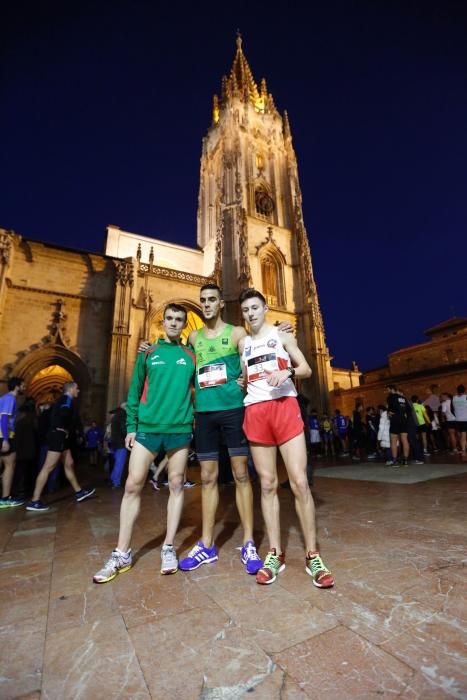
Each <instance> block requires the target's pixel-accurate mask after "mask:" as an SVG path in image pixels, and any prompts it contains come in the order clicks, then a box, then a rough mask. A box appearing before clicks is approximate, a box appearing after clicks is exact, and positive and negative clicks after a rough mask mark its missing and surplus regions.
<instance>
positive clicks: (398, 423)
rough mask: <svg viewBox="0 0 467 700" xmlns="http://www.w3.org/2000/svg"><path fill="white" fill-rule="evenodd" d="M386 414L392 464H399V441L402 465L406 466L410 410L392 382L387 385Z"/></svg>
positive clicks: (394, 465) (408, 447)
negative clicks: (387, 416)
mask: <svg viewBox="0 0 467 700" xmlns="http://www.w3.org/2000/svg"><path fill="white" fill-rule="evenodd" d="M386 388H387V391H388V398H387V405H388V415H389V420H390V426H389V434H390V438H391V454H392V466H393V467H399V466H401V465H400V464H399V462H398V454H397V448H398V443H399V442H400V444H401V446H402V455H403V458H402V466H404V467H406V466H407V465H408V463H409V462H408V460H409V452H410V445H409V441H408V437H407V434H408V429H409V428H408V418H409V415H410V414H411V412H412V407H411V406H410V404H409V402H408V401H407V399H406V398H405V396H403V395H402V394H401V393H400V392H399V391H398V389H397V387H396V386H395V385H394V384H389V385H388V386H387V387H386Z"/></svg>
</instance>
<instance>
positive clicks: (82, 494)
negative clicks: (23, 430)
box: [26, 382, 96, 511]
mask: <svg viewBox="0 0 467 700" xmlns="http://www.w3.org/2000/svg"><path fill="white" fill-rule="evenodd" d="M78 394H79V388H78V385H77V383H76V382H66V383H65V384H64V386H63V394H62V395H61V396H60V398H59V399H57V401H56V402H55V403H54V405H53V406H52V411H51V414H50V430H49V432H48V434H47V457H46V458H45V462H44V464H43V466H42V469H41V471H40V472H39V474H38V477H37V479H36V485H35V488H34V493H33V495H32V500H31V501H29V502H28V504H27V506H26V510H31V511H47V510H49V506H48V505H46V504H45V503H44V502H43V501H41V500H40V498H41V494H42V491H43V490H44V487H45V484H46V482H47V479H48V477H49V474H50V473H51V472H52V471H53V470H54V468H55V466H56V465H57V464H58V462H59V461H60V460H62V461H63V467H64V470H65V476H66V478H67V479H68V481H69V482H70V484H71V485H72V487H73V490H74V492H75V497H76V500H77V501H84V500H85V499H86V498H89V496H92V494H93V493H95V490H96V489H94V488H92V489H83V488H81V486H80V485H79V483H78V480H77V478H76V474H75V469H74V461H73V456H72V453H71V450H72V449H73V447H74V446H75V443H76V441H77V439H78V437H80V435H81V420H80V418H79V414H78V411H77V408H76V403H75V400H76V399H77V398H78Z"/></svg>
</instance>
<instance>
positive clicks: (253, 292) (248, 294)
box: [238, 287, 266, 306]
mask: <svg viewBox="0 0 467 700" xmlns="http://www.w3.org/2000/svg"><path fill="white" fill-rule="evenodd" d="M255 297H258V299H260V300H261V301H262V302H263V304H264V305H265V306H266V299H265V298H264V297H263V295H262V294H261V292H258V290H257V289H254V287H248V289H244V290H243V292H242V293H241V294H240V296H239V297H238V301H239V303H240V304H243V302H244V301H246V300H247V299H254V298H255Z"/></svg>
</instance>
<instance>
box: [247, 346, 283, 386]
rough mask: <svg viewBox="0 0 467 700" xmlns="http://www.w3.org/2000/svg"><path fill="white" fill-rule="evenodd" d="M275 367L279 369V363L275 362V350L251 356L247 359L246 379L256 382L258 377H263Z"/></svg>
mask: <svg viewBox="0 0 467 700" xmlns="http://www.w3.org/2000/svg"><path fill="white" fill-rule="evenodd" d="M277 369H279V365H278V364H277V356H276V353H275V352H270V353H267V354H266V355H258V357H252V358H250V359H249V360H248V361H247V373H248V381H249V382H257V381H258V380H259V379H265V378H266V377H267V376H268V375H269V374H270V373H271V372H274V371H275V370H277Z"/></svg>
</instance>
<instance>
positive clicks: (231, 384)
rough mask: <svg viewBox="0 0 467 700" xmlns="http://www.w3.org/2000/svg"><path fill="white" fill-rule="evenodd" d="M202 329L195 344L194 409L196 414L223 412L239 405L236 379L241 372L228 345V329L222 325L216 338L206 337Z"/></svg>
mask: <svg viewBox="0 0 467 700" xmlns="http://www.w3.org/2000/svg"><path fill="white" fill-rule="evenodd" d="M203 330H204V329H202V328H200V330H199V331H198V334H197V338H196V342H195V355H196V379H195V408H196V411H198V412H206V411H226V410H229V409H232V408H240V407H242V406H243V391H242V389H241V387H239V386H238V384H237V382H236V380H237V379H238V377H240V375H241V373H242V370H241V366H240V357H239V354H238V350H237V348H236V347H235V345H234V344H233V343H232V338H231V335H232V326H231V325H230V324H226V326H225V328H224V330H223V331H222V333H221V334H220V335H218V336H217V337H216V338H206V336H205V335H204V333H203Z"/></svg>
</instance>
